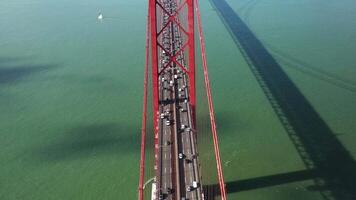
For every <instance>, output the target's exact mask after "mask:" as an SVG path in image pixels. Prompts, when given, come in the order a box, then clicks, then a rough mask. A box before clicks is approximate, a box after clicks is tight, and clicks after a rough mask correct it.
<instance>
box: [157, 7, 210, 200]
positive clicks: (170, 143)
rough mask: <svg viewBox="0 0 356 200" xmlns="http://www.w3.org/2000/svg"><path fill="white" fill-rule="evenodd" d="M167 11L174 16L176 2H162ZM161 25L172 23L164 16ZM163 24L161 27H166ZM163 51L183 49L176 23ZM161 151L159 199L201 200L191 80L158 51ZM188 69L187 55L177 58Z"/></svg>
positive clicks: (166, 36)
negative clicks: (190, 92)
mask: <svg viewBox="0 0 356 200" xmlns="http://www.w3.org/2000/svg"><path fill="white" fill-rule="evenodd" d="M163 5H164V7H165V9H166V10H167V11H169V12H171V13H173V12H174V11H175V9H176V7H177V5H176V3H175V1H174V0H165V1H163ZM161 17H162V18H161V20H162V24H163V25H164V24H166V23H167V21H168V20H169V17H168V15H167V14H162V15H161ZM163 25H162V26H163ZM160 39H161V42H162V44H163V47H164V49H166V50H169V51H170V53H172V54H175V53H176V52H177V51H179V49H180V48H182V44H183V38H182V33H181V30H180V28H179V27H178V26H177V25H175V24H174V23H170V25H169V26H168V27H167V28H166V29H164V31H163V35H162V37H161V38H160ZM159 54H160V56H159V58H160V69H159V71H161V70H163V71H162V73H161V74H160V76H159V100H160V109H159V118H160V121H159V138H158V140H159V150H158V155H157V156H158V166H157V167H158V169H157V170H158V177H157V179H156V181H157V192H158V195H157V196H158V198H160V199H167V200H171V199H172V200H173V199H176V200H182V199H189V200H201V199H203V198H202V188H201V180H200V179H201V178H200V173H199V163H198V153H197V147H196V133H195V130H194V123H193V118H192V113H191V108H190V104H189V87H188V85H189V84H188V81H189V80H188V78H187V75H186V74H185V72H184V71H182V70H181V69H180V68H179V67H178V66H177V65H176V63H171V64H169V65H168V67H167V68H164V66H165V65H166V64H167V63H168V62H169V56H168V55H167V52H165V51H161V52H159ZM177 60H178V61H179V63H180V64H181V65H182V66H186V64H185V62H186V61H185V58H184V54H180V55H178V56H177Z"/></svg>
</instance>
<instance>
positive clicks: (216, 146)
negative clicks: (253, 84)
mask: <svg viewBox="0 0 356 200" xmlns="http://www.w3.org/2000/svg"><path fill="white" fill-rule="evenodd" d="M195 4H196V6H195V10H196V12H197V21H198V31H199V39H200V50H201V56H202V60H203V71H204V81H205V89H206V96H207V98H208V104H209V112H210V123H211V131H212V134H213V141H214V150H215V159H216V168H217V170H218V179H219V186H220V193H221V199H222V200H226V191H225V182H224V176H223V172H222V166H221V159H220V152H219V142H218V136H217V132H216V123H215V114H214V106H213V100H212V97H211V89H210V81H209V74H208V66H207V62H206V54H205V43H204V35H203V29H202V24H201V17H200V10H199V6H198V0H195Z"/></svg>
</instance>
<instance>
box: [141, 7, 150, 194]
mask: <svg viewBox="0 0 356 200" xmlns="http://www.w3.org/2000/svg"><path fill="white" fill-rule="evenodd" d="M149 20H150V15H149V13H148V14H147V27H146V63H145V70H144V71H145V75H144V80H143V111H142V127H141V158H140V180H139V186H138V200H143V184H144V178H145V155H146V129H147V125H146V123H147V90H148V89H147V82H148V65H149V55H150V53H149V45H150V44H149V43H150V35H149V31H150V24H149Z"/></svg>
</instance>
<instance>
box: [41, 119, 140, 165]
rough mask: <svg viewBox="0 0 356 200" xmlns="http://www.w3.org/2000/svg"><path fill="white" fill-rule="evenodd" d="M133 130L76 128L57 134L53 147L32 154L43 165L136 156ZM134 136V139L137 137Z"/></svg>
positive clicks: (115, 126)
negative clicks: (105, 157) (94, 158)
mask: <svg viewBox="0 0 356 200" xmlns="http://www.w3.org/2000/svg"><path fill="white" fill-rule="evenodd" d="M133 132H135V130H134V129H133V128H130V127H125V126H120V125H118V124H111V123H108V124H92V125H86V126H78V127H74V128H72V129H69V130H68V131H67V132H65V133H63V134H61V136H60V137H59V138H58V139H56V140H55V141H54V142H53V143H51V144H48V145H46V146H41V147H39V148H37V149H35V150H34V155H35V156H36V157H38V158H39V159H40V160H43V161H56V162H57V161H62V160H76V159H83V158H90V157H95V156H101V155H127V154H139V148H138V147H139V140H138V139H137V137H135V135H132V134H130V133H133ZM137 136H138V135H137Z"/></svg>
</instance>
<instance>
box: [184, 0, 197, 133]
mask: <svg viewBox="0 0 356 200" xmlns="http://www.w3.org/2000/svg"><path fill="white" fill-rule="evenodd" d="M186 3H187V8H188V46H189V63H188V65H189V73H188V74H189V102H190V105H191V107H192V115H193V124H194V128H195V129H196V116H195V115H196V114H195V113H196V112H195V110H196V89H195V38H194V32H195V30H194V1H193V0H187V1H186Z"/></svg>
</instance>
